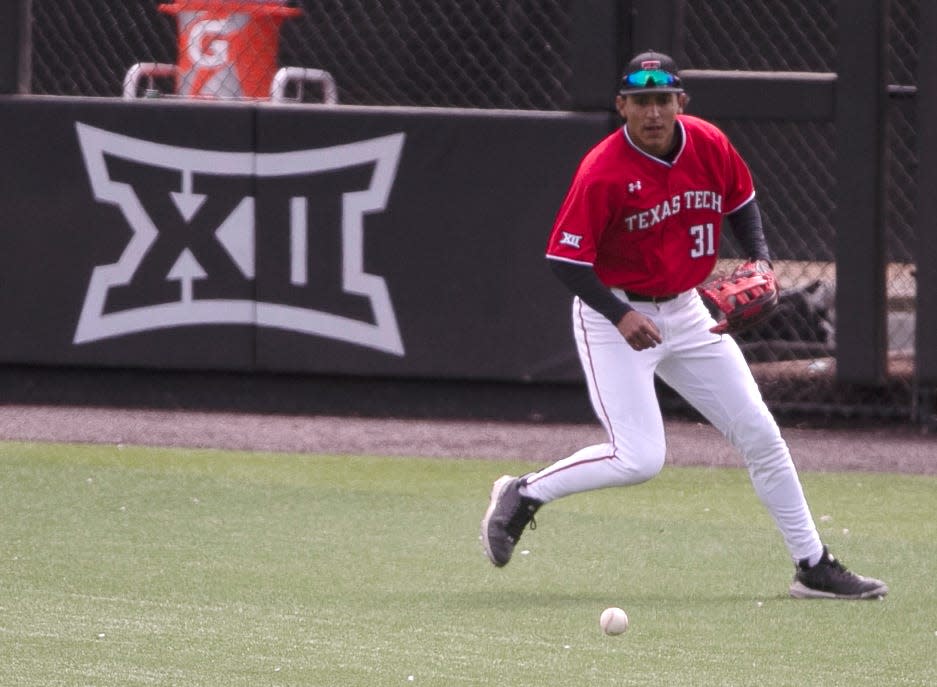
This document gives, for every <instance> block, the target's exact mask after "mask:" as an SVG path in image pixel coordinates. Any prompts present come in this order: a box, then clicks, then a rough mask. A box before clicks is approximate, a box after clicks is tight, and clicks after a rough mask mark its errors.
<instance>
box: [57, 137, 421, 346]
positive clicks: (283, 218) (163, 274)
mask: <svg viewBox="0 0 937 687" xmlns="http://www.w3.org/2000/svg"><path fill="white" fill-rule="evenodd" d="M76 129H77V132H78V140H79V143H80V146H81V151H82V155H83V156H84V162H85V167H86V169H87V171H88V176H89V178H90V180H91V187H92V189H93V191H94V196H95V198H96V199H97V200H98V201H100V202H102V203H107V204H110V205H114V206H117V207H118V208H119V209H120V212H121V213H122V215H123V217H124V219H125V220H126V222H127V224H128V225H129V228H130V229H131V231H132V232H133V234H132V236H131V238H130V240H129V241H128V243H127V245H126V246H125V247H124V249H123V252H122V253H121V255H120V257H119V258H118V260H117V261H116V262H114V263H111V264H106V265H98V266H97V267H95V268H94V271H93V272H92V274H91V281H90V284H89V286H88V291H87V293H86V294H85V300H84V304H83V306H82V310H81V316H80V318H79V320H78V326H77V328H76V330H75V335H74V342H75V343H76V344H84V343H88V342H92V341H98V340H101V339H107V338H110V337H116V336H122V335H126V334H130V333H135V332H142V331H148V330H154V329H163V328H168V327H179V326H185V325H205V324H245V325H253V326H260V327H271V328H279V329H287V330H291V331H295V332H299V333H303V334H311V335H318V336H323V337H327V338H330V339H337V340H341V341H346V342H350V343H355V344H359V345H362V346H367V347H370V348H374V349H377V350H381V351H385V352H388V353H393V354H396V355H403V353H404V347H403V341H402V340H401V336H400V331H399V328H398V326H397V320H396V317H395V314H394V308H393V304H392V303H391V299H390V294H389V292H388V289H387V284H386V283H385V281H384V279H383V278H382V277H380V276H378V275H375V274H369V273H367V272H365V269H364V245H365V241H364V217H365V215H367V214H369V213H375V212H381V211H383V210H384V208H385V206H386V203H387V198H388V196H389V194H390V189H391V187H392V186H393V183H394V178H395V176H396V173H397V163H398V161H399V158H400V153H401V150H402V148H403V143H404V134H403V133H397V134H391V135H388V136H382V137H379V138H373V139H370V140H366V141H359V142H356V143H349V144H345V145H337V146H332V147H329V148H319V149H312V150H298V151H292V152H285V153H262V154H256V153H251V152H244V153H239V152H225V151H214V150H200V149H193V148H180V147H175V146H169V145H162V144H158V143H153V142H151V141H145V140H140V139H136V138H130V137H128V136H123V135H120V134H115V133H111V132H109V131H104V130H102V129H97V128H94V127H91V126H88V125H86V124H82V123H80V122H79V123H77V124H76ZM258 217H263V218H264V224H263V226H262V228H261V227H260V226H259V225H258V222H257V218H258ZM258 230H262V231H263V240H262V241H261V240H257V237H256V233H257V231H258ZM310 248H314V249H315V250H310ZM258 284H260V285H262V287H263V288H262V289H258V288H257V285H258ZM261 295H262V298H261V297H260V296H261Z"/></svg>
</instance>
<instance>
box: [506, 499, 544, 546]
mask: <svg viewBox="0 0 937 687" xmlns="http://www.w3.org/2000/svg"><path fill="white" fill-rule="evenodd" d="M536 512H537V508H536V507H534V506H530V505H527V504H524V503H521V504H520V505H519V507H518V509H517V510H516V511H514V515H513V516H512V517H511V520H510V521H509V522H508V524H507V525H506V526H505V529H506V530H507V532H508V534H509V535H511V538H512V539H513V540H514V541H517V540H518V539H520V536H521V533H523V531H524V528H525V527H527V525H528V523H529V524H530V529H532V530H535V529H537V521H536V520H535V519H534V513H536Z"/></svg>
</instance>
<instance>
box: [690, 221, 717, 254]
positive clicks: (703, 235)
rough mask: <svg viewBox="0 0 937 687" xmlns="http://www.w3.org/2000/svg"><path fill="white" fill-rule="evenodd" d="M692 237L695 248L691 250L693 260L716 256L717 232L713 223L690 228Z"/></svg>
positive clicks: (695, 225)
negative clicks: (705, 256)
mask: <svg viewBox="0 0 937 687" xmlns="http://www.w3.org/2000/svg"><path fill="white" fill-rule="evenodd" d="M690 236H692V237H693V248H692V249H691V250H690V257H691V258H701V257H703V256H704V255H715V254H716V241H715V232H714V231H713V225H712V223H711V222H707V223H706V224H694V225H693V226H692V227H690Z"/></svg>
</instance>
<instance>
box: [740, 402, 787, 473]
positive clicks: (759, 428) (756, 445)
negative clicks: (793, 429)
mask: <svg viewBox="0 0 937 687" xmlns="http://www.w3.org/2000/svg"><path fill="white" fill-rule="evenodd" d="M727 437H728V439H729V441H730V442H731V443H732V444H733V445H734V446H735V447H736V449H738V451H739V452H740V453H741V454H742V455H743V456H744V457H745V459H746V460H747V461H749V462H750V461H759V460H763V459H770V458H771V457H773V456H776V455H784V454H786V452H787V449H786V444H785V442H784V439H783V438H781V431H780V429H778V425H777V423H776V422H775V420H774V417H772V415H771V413H770V411H769V410H768V409H767V408H766V407H765V406H764V405H756V406H752V407H751V408H749V409H748V410H746V411H745V412H744V413H742V414H741V415H739V416H738V417H737V418H735V420H734V421H733V422H732V426H731V427H730V428H729V431H728V433H727Z"/></svg>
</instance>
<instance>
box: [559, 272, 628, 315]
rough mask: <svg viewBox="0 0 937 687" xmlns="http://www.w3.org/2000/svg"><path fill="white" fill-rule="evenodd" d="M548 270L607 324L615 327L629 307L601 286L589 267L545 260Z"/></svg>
mask: <svg viewBox="0 0 937 687" xmlns="http://www.w3.org/2000/svg"><path fill="white" fill-rule="evenodd" d="M547 262H548V263H550V269H551V270H552V271H553V274H555V275H556V277H557V279H559V280H560V281H561V282H563V284H565V285H566V288H567V289H569V290H570V291H572V292H573V293H574V294H576V295H577V296H579V298H581V299H582V302H583V303H585V304H586V305H588V306H589V307H590V308H592V309H593V310H595V311H597V312H600V313H602V314H603V315H604V316H605V317H606V318H607V319H608V321H609V322H611V323H612V324H614V325H617V324H618V322H619V321H620V320H621V318H622V317H624V315H625V313H626V312H628V311H629V310H634V308H632V307H631V306H630V305H628V304H627V303H625V302H623V301H621V300H619V299H618V297H616V296H615V294H613V293H612V292H611V290H609V288H608V287H607V286H606V285H605V284H603V283H602V282H601V281H600V280H599V277H598V275H597V274H596V273H595V270H593V269H592V267H591V265H577V264H575V263H571V262H565V261H563V260H550V259H548V260H547Z"/></svg>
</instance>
